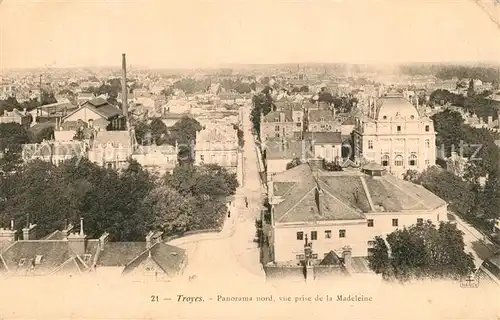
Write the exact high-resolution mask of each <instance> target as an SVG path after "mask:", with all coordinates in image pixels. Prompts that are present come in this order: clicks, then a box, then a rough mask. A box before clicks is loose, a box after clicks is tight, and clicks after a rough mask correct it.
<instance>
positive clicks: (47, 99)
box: [40, 90, 57, 106]
mask: <svg viewBox="0 0 500 320" xmlns="http://www.w3.org/2000/svg"><path fill="white" fill-rule="evenodd" d="M53 103H57V100H56V97H55V96H54V93H53V92H48V91H45V90H42V93H41V101H40V105H41V106H45V105H47V104H53Z"/></svg>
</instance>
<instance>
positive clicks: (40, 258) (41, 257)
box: [35, 255, 43, 265]
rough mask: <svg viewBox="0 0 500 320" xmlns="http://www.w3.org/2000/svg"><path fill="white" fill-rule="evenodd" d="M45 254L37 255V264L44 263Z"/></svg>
mask: <svg viewBox="0 0 500 320" xmlns="http://www.w3.org/2000/svg"><path fill="white" fill-rule="evenodd" d="M42 259H43V256H42V255H37V256H36V257H35V265H39V264H41V263H42Z"/></svg>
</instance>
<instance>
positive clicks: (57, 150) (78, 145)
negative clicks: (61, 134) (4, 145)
mask: <svg viewBox="0 0 500 320" xmlns="http://www.w3.org/2000/svg"><path fill="white" fill-rule="evenodd" d="M84 152H85V144H84V143H83V142H81V141H64V142H62V141H59V142H45V143H30V144H24V145H23V155H24V156H25V157H26V158H30V157H50V156H51V155H52V156H62V157H77V156H81V155H82V153H84Z"/></svg>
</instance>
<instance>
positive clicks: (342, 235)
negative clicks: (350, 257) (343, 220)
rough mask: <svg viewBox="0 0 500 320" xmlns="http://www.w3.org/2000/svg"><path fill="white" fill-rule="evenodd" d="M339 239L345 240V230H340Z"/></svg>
mask: <svg viewBox="0 0 500 320" xmlns="http://www.w3.org/2000/svg"><path fill="white" fill-rule="evenodd" d="M339 238H345V230H339Z"/></svg>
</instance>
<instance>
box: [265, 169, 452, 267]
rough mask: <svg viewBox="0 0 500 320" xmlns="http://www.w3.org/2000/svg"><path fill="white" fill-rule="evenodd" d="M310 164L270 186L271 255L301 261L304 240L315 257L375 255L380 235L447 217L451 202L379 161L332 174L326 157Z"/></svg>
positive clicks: (275, 179) (288, 261) (285, 261)
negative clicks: (324, 166) (323, 161)
mask: <svg viewBox="0 0 500 320" xmlns="http://www.w3.org/2000/svg"><path fill="white" fill-rule="evenodd" d="M317 162H318V161H317V160H316V161H314V162H309V163H307V164H302V165H299V166H297V167H295V168H293V169H290V170H287V171H285V172H282V173H278V174H276V175H274V176H273V177H272V181H269V182H268V185H269V201H270V204H271V212H270V213H271V228H270V229H271V231H270V233H269V234H268V235H267V236H268V237H269V245H270V248H271V259H272V260H273V261H274V262H275V263H277V264H286V265H296V264H297V263H298V262H300V261H303V260H304V243H305V241H306V240H308V243H309V242H310V243H312V253H313V254H312V259H313V260H316V259H317V260H321V259H323V258H324V257H325V256H326V255H327V254H328V253H330V251H333V252H335V253H336V254H337V255H338V256H342V254H343V252H344V251H345V248H347V247H348V248H350V249H349V251H351V252H352V257H366V256H368V255H369V253H370V250H371V248H372V246H373V243H374V242H373V241H374V238H375V237H376V236H384V237H385V236H386V235H387V234H389V233H391V232H393V231H395V230H396V229H398V228H399V229H400V228H403V227H404V226H410V225H413V224H417V223H421V222H424V221H429V220H430V221H431V222H432V223H434V224H438V223H439V221H446V220H447V215H446V214H447V204H446V202H445V201H444V200H442V199H440V198H439V197H437V196H436V195H434V194H433V193H431V192H429V191H428V190H426V189H425V188H423V187H422V186H419V185H416V184H413V183H411V182H408V181H404V180H402V179H398V178H396V177H394V176H393V175H391V174H387V173H386V172H385V169H384V168H383V167H382V166H380V165H378V164H375V163H371V164H368V165H366V166H365V167H363V170H362V171H360V170H356V169H354V170H351V171H349V170H346V171H337V172H329V171H325V170H323V169H322V166H321V161H319V163H317Z"/></svg>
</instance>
